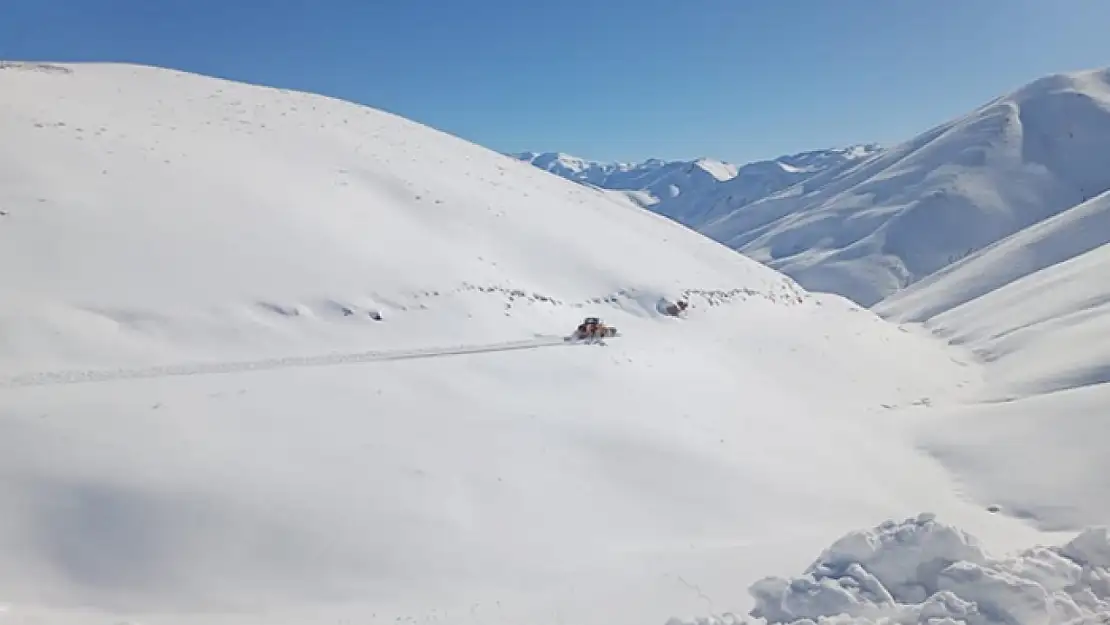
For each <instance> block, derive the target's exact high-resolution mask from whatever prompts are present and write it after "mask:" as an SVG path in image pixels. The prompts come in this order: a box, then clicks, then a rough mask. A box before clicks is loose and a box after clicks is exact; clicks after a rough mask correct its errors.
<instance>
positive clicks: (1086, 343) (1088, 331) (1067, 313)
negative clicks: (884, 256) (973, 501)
mask: <svg viewBox="0 0 1110 625" xmlns="http://www.w3.org/2000/svg"><path fill="white" fill-rule="evenodd" d="M1108 209H1110V193H1103V194H1101V195H1099V196H1096V197H1094V198H1092V199H1091V200H1089V201H1087V202H1085V203H1083V204H1080V205H1079V206H1076V207H1074V208H1071V209H1069V210H1067V211H1064V212H1062V213H1060V214H1058V215H1055V216H1054V217H1051V218H1049V219H1046V220H1044V221H1042V222H1040V223H1037V224H1034V225H1032V226H1030V227H1028V228H1025V229H1023V230H1021V231H1019V232H1017V233H1015V234H1013V235H1011V236H1009V237H1007V238H1005V239H1003V240H1001V241H999V242H997V243H995V244H993V245H991V246H989V247H987V248H986V249H983V250H981V251H980V252H977V253H975V254H973V255H971V256H969V257H967V258H965V259H963V260H962V261H960V262H958V263H955V264H953V265H951V266H949V267H947V268H945V269H944V270H942V271H940V272H937V273H936V274H934V275H932V276H930V277H928V278H926V279H924V280H922V281H920V282H918V283H916V284H914V285H913V286H911V287H909V288H908V289H906V290H904V291H900V292H898V293H895V294H894V295H892V296H891V297H889V298H887V299H886V300H884V301H882V302H880V303H879V304H877V305H876V306H875V307H874V309H875V311H876V312H877V313H879V314H881V315H883V316H885V317H887V318H890V319H892V320H894V321H898V322H903V323H915V324H918V323H919V324H923V325H924V326H925V327H926V328H928V329H929V330H930V331H932V332H933V333H935V334H937V335H939V336H941V337H943V338H945V339H947V340H948V341H950V342H951V343H953V344H954V345H957V346H959V347H960V348H961V349H964V350H966V351H968V352H970V353H971V354H973V355H974V357H975V358H976V360H978V361H980V362H981V363H982V365H983V380H982V387H981V390H980V391H979V394H980V395H981V397H982V398H983V399H984V400H986V401H988V402H992V403H989V404H987V405H975V406H967V407H961V408H960V409H957V410H953V411H951V412H950V413H945V414H942V415H938V417H937V420H927V421H926V422H924V423H923V424H922V426H921V432H920V434H919V436H920V440H921V445H922V447H923V448H925V449H927V450H929V451H930V453H932V454H934V455H935V456H936V457H938V458H939V459H941V460H942V461H943V462H944V463H945V465H946V466H947V467H949V468H950V469H951V470H952V471H953V472H954V473H955V474H956V475H958V476H959V477H960V479H961V481H963V482H964V483H965V488H966V489H968V491H969V492H970V493H971V494H973V495H974V496H975V497H976V498H977V499H978V500H980V501H991V502H994V503H995V504H996V505H998V506H1000V508H1001V509H1003V510H1005V511H1007V512H1008V513H1010V514H1014V515H1016V516H1019V517H1022V518H1027V519H1030V520H1031V521H1032V522H1035V523H1036V524H1037V525H1038V526H1040V527H1044V528H1046V529H1055V528H1076V527H1080V526H1082V525H1083V524H1085V523H1088V522H1091V521H1092V520H1093V519H1099V518H1102V519H1105V518H1110V477H1108V476H1110V460H1108V459H1107V455H1106V454H1105V453H1104V452H1103V448H1104V447H1105V444H1104V442H1103V441H1106V440H1108V439H1110V422H1107V420H1106V419H1105V418H1104V412H1105V406H1107V405H1110V385H1108V384H1106V383H1107V382H1110V349H1108V347H1107V343H1106V341H1105V337H1106V336H1110V314H1108V313H1110V308H1108V303H1110V282H1108V281H1107V280H1106V266H1107V263H1108V262H1110V218H1108V216H1110V212H1108ZM1033 457H1035V458H1038V461H1037V462H1030V461H1029V460H1028V459H1029V458H1033ZM1046 466H1048V467H1051V468H1050V469H1046Z"/></svg>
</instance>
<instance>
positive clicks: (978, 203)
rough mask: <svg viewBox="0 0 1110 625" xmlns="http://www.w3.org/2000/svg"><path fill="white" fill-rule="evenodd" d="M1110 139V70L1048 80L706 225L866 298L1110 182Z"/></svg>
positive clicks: (816, 284)
mask: <svg viewBox="0 0 1110 625" xmlns="http://www.w3.org/2000/svg"><path fill="white" fill-rule="evenodd" d="M1108 146H1110V70H1107V69H1100V70H1090V71H1083V72H1074V73H1067V74H1058V75H1053V76H1048V77H1045V78H1042V79H1040V80H1037V81H1034V82H1032V83H1030V84H1029V85H1026V86H1024V87H1022V88H1020V89H1018V90H1016V91H1014V92H1013V93H1011V94H1008V95H1005V96H1003V97H1000V98H997V99H995V100H993V101H991V102H989V103H987V104H985V105H984V106H982V107H980V108H978V109H977V110H975V111H973V112H972V113H970V114H968V115H966V116H963V117H960V118H958V119H954V120H952V121H949V122H947V123H945V124H942V125H940V126H937V127H935V128H933V129H931V130H929V131H927V132H925V133H923V134H921V135H920V136H918V137H916V138H914V139H911V140H909V141H907V142H905V143H903V144H901V145H898V146H895V147H892V148H890V149H889V150H886V151H884V152H882V153H880V154H878V155H876V156H874V157H873V158H869V159H867V160H865V161H862V162H860V163H858V164H857V165H856V166H853V167H847V168H841V169H836V170H830V171H826V172H825V173H823V174H819V175H816V176H814V177H812V178H810V179H808V180H806V181H805V183H804V184H801V185H797V186H794V187H791V188H788V189H785V190H784V191H782V192H780V193H777V194H774V195H771V196H769V197H766V198H763V199H761V200H759V201H757V202H754V203H751V202H747V201H740V202H726V203H725V204H724V205H722V206H719V207H715V208H714V209H713V210H714V213H715V214H716V215H718V216H717V217H716V218H715V219H714V220H713V221H712V222H710V223H706V224H704V225H703V226H702V227H700V228H699V229H700V231H702V232H704V233H705V234H707V235H709V236H711V237H712V238H714V239H716V240H719V241H722V242H724V243H726V244H727V245H729V246H731V247H733V248H736V249H738V250H740V251H742V252H744V253H745V254H747V255H749V256H751V257H753V258H757V259H759V260H761V261H763V262H766V263H768V264H769V265H770V266H772V267H775V268H776V269H780V270H782V271H784V272H785V273H787V274H788V275H790V276H792V277H794V278H795V279H797V280H799V282H800V283H801V284H802V285H804V286H806V287H807V288H809V289H811V290H817V291H827V292H834V293H839V294H841V295H845V296H847V297H849V298H851V299H854V300H855V301H857V302H859V303H861V304H863V305H868V306H869V305H871V304H874V303H875V302H877V301H878V300H880V299H882V298H883V297H886V296H887V295H890V294H891V293H893V292H895V291H897V290H899V289H902V288H904V287H906V286H907V285H910V284H913V283H914V282H916V281H918V280H920V279H922V278H924V277H925V276H928V275H929V274H931V273H933V272H935V271H937V270H938V269H941V268H943V267H945V266H947V265H948V264H950V263H952V262H953V261H955V260H958V259H959V258H962V257H964V256H967V255H968V254H970V253H972V252H974V251H976V250H979V249H982V248H984V247H985V246H987V245H990V244H991V243H993V242H995V241H998V240H999V239H1001V238H1003V237H1006V236H1008V235H1010V234H1013V233H1015V232H1017V231H1018V230H1021V229H1022V228H1025V227H1028V226H1030V225H1033V224H1035V223H1037V222H1039V221H1041V220H1043V219H1046V218H1048V217H1051V216H1053V215H1056V214H1058V213H1060V212H1061V211H1064V210H1066V209H1068V208H1070V207H1072V206H1075V205H1077V204H1079V203H1081V202H1084V201H1086V200H1089V199H1091V198H1093V197H1095V196H1097V195H1098V194H1100V193H1102V192H1103V191H1105V190H1107V189H1108V188H1110V170H1108V169H1107V168H1105V167H1104V166H1103V165H1102V163H1103V162H1104V161H1105V160H1106V157H1107V155H1108V154H1110V147H1108ZM741 207H742V210H740V208H741Z"/></svg>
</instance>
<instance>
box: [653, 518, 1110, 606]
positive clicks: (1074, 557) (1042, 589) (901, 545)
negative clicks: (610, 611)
mask: <svg viewBox="0 0 1110 625" xmlns="http://www.w3.org/2000/svg"><path fill="white" fill-rule="evenodd" d="M749 592H750V593H751V595H752V597H753V598H754V600H755V607H754V608H753V609H752V611H751V616H753V617H754V618H755V619H757V620H752V621H746V620H745V619H742V618H739V617H737V616H736V615H732V614H729V615H724V616H716V617H703V618H701V619H698V620H693V621H688V622H689V623H696V624H698V625H703V624H714V623H722V624H724V623H742V622H753V623H754V622H759V623H775V624H777V623H798V624H805V623H809V624H812V623H819V624H830V625H831V624H834V623H835V624H844V625H848V624H859V625H864V624H867V625H870V624H887V625H893V624H906V625H909V624H922V625H924V624H927V623H928V624H937V623H950V624H954V623H960V624H967V625H986V624H990V623H998V624H1000V625H1001V624H1006V625H1064V624H1070V625H1095V624H1100V623H1106V622H1107V621H1110V533H1108V529H1107V528H1106V527H1097V528H1090V529H1087V530H1085V531H1083V532H1082V533H1080V534H1079V535H1078V536H1076V537H1075V538H1073V539H1072V540H1071V541H1069V542H1067V543H1066V544H1065V545H1063V546H1061V547H1034V548H1031V549H1026V550H1024V551H1021V552H1020V553H1017V554H1015V555H1012V556H1008V557H1003V558H995V557H991V556H990V555H988V553H987V552H986V551H985V550H984V549H983V548H982V546H981V544H980V543H979V541H978V540H977V539H976V538H974V537H973V536H971V535H969V534H967V533H966V532H963V531H961V530H960V529H958V528H956V527H953V526H951V525H946V524H943V523H939V522H937V521H936V520H935V515H932V514H922V515H919V516H918V517H917V518H913V519H907V520H905V521H903V522H901V523H896V522H894V521H887V522H886V523H883V524H881V525H879V526H878V527H876V528H874V529H872V530H867V531H856V532H852V533H849V534H847V535H846V536H844V537H843V538H841V539H840V540H838V541H836V542H835V543H833V544H832V546H830V547H829V548H828V549H826V550H825V551H824V552H823V553H822V554H821V556H820V557H819V558H818V559H817V560H816V561H815V562H814V563H813V564H811V565H810V566H809V567H808V568H807V569H806V570H805V572H804V573H803V574H802V575H800V576H798V577H792V578H782V577H768V578H765V579H762V580H760V581H758V582H756V583H755V584H753V585H752V586H751V588H750V591H749ZM682 623H684V621H681V620H679V619H672V620H671V621H669V625H680V624H682Z"/></svg>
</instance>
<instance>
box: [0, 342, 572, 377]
mask: <svg viewBox="0 0 1110 625" xmlns="http://www.w3.org/2000/svg"><path fill="white" fill-rule="evenodd" d="M567 344H568V343H566V342H565V341H563V337H561V336H538V337H536V338H533V339H529V340H522V341H507V342H504V343H487V344H484V345H457V346H454V347H427V348H421V349H405V350H379V351H363V352H351V353H333V354H323V355H319V356H289V357H285V358H266V359H261V360H242V361H231V362H200V363H192V364H178V365H159V366H153V367H138V368H131V369H87V370H80V369H74V370H63V371H42V372H37V373H24V374H20V375H15V376H8V377H2V378H0V389H3V388H22V387H29V386H53V385H60V384H81V383H89V382H114V381H118V380H139V379H148V378H167V377H173V376H189V375H213V374H221V373H241V372H249V371H273V370H275V369H289V368H294V367H327V366H336V365H346V364H359V363H369V362H386V361H392V360H415V359H418V358H442V357H444V356H460V355H465V354H487V353H492V352H508V351H515V350H523V349H538V348H542V347H555V346H556V345H567Z"/></svg>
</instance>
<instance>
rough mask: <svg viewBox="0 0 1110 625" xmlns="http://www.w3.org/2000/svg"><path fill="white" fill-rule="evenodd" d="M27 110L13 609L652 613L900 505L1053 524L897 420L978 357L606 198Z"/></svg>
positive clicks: (207, 131) (280, 128)
mask: <svg viewBox="0 0 1110 625" xmlns="http://www.w3.org/2000/svg"><path fill="white" fill-rule="evenodd" d="M0 92H2V93H4V94H5V97H4V98H3V99H2V100H0V213H2V214H0V301H3V302H4V306H3V308H2V310H0V559H2V561H3V563H4V566H2V567H0V606H2V610H3V618H4V619H5V620H10V621H12V622H49V623H98V624H99V623H104V622H122V621H127V622H152V623H153V622H156V623H161V624H171V625H172V624H181V623H189V624H191V625H195V624H197V623H202V624H208V623H235V624H237V625H240V624H244V623H247V624H250V623H266V624H267V625H273V624H278V625H281V624H283V623H298V624H302V623H324V622H327V623H335V622H360V623H387V622H388V623H396V622H398V621H416V620H421V621H429V622H432V621H434V622H440V623H464V622H465V623H476V622H477V623H484V622H528V623H561V622H574V623H583V624H601V623H605V624H614V623H616V624H624V623H646V622H657V623H658V622H662V621H663V620H664V619H665V617H666V616H669V615H671V614H695V613H704V612H706V611H718V610H744V609H746V608H745V606H747V605H750V602H748V600H747V599H746V598H744V597H742V596H739V594H738V593H736V589H737V588H741V587H743V586H744V585H746V584H748V583H752V582H755V581H757V580H758V579H759V578H760V577H762V576H763V575H766V574H769V573H775V572H779V573H782V574H787V573H788V572H790V571H793V570H797V569H799V568H801V567H802V566H803V565H804V564H805V562H806V561H808V559H809V558H811V557H812V554H813V553H816V552H817V551H818V550H819V549H820V548H821V547H823V546H824V545H826V544H828V542H829V541H831V540H833V539H835V538H836V537H837V536H839V535H841V534H843V533H844V532H845V531H848V530H850V529H853V528H855V527H860V526H865V525H871V524H873V523H874V522H875V520H876V519H877V518H887V517H890V516H907V515H912V514H916V512H917V511H919V510H921V509H928V510H936V511H937V512H938V513H940V514H942V515H944V518H945V519H950V520H951V521H952V522H954V523H957V524H958V525H960V526H961V527H966V528H968V529H969V530H971V531H975V532H977V533H980V534H983V535H985V536H989V538H990V544H991V547H992V548H998V549H1010V548H1014V547H1016V546H1020V545H1026V544H1030V541H1034V540H1039V539H1040V538H1042V535H1041V533H1040V532H1039V531H1037V530H1036V529H1035V528H1032V527H1029V526H1028V525H1027V524H1024V523H1021V522H1019V521H1016V520H1014V519H1013V518H1011V517H1007V516H1004V515H991V514H989V513H987V512H985V511H984V510H983V509H982V506H981V505H979V504H976V503H973V502H969V501H967V500H966V499H965V498H964V497H963V496H962V494H961V493H960V492H958V490H957V489H956V487H955V485H954V484H953V483H952V481H951V479H950V478H949V477H948V475H947V474H946V473H945V472H944V471H943V469H942V468H941V467H940V466H939V465H938V464H937V463H936V462H935V460H934V459H933V458H931V457H930V456H928V455H926V454H924V453H920V452H919V451H918V450H916V449H915V448H914V446H913V445H914V441H913V440H911V439H910V438H909V437H907V436H906V435H905V434H906V432H905V430H904V429H903V427H902V419H899V418H897V417H900V416H904V415H906V414H909V415H912V414H916V412H920V411H921V410H923V408H922V407H923V406H933V407H934V408H944V407H950V408H955V407H958V406H960V405H963V404H964V403H965V402H967V401H971V400H973V398H974V392H975V389H976V385H977V384H978V382H977V380H978V377H979V370H978V369H977V368H976V367H974V366H965V364H963V363H960V362H957V359H954V358H953V354H952V352H951V351H950V350H949V349H948V348H946V347H945V346H944V345H943V344H941V343H939V342H937V341H935V340H932V339H931V338H930V337H927V336H922V335H919V334H915V333H910V332H903V331H900V329H899V328H897V327H895V326H894V325H892V324H889V323H885V322H883V321H882V320H880V319H879V318H878V317H877V316H876V315H874V314H873V313H871V312H868V311H865V310H860V309H859V308H857V307H855V306H852V305H850V304H849V303H847V302H846V301H845V300H843V299H841V298H837V297H828V296H811V295H808V294H806V293H805V292H803V291H801V290H800V289H799V288H798V287H797V286H796V285H795V284H794V283H793V282H792V281H790V280H789V279H787V278H784V277H783V276H781V275H780V274H777V273H775V272H773V271H771V270H769V269H767V268H766V267H763V266H761V265H759V264H757V263H755V262H752V261H750V260H748V259H746V258H744V257H743V256H741V255H738V254H735V253H734V252H732V251H731V250H729V249H727V248H725V247H724V246H721V245H719V244H716V243H714V242H712V241H710V240H708V239H706V238H704V237H702V236H700V235H698V234H696V233H694V232H691V231H690V230H688V229H686V228H683V227H681V226H679V225H677V224H675V223H673V222H672V221H670V220H667V219H665V218H663V217H660V216H658V215H653V214H651V213H650V212H648V211H644V210H642V209H640V208H639V207H637V206H635V205H633V204H632V203H630V202H627V201H621V200H619V199H614V197H613V196H612V194H610V193H606V192H602V191H599V190H596V189H590V188H587V187H584V186H582V185H578V184H574V183H571V182H568V181H566V180H562V179H560V178H558V177H556V176H551V175H548V174H546V173H544V172H542V171H539V170H537V169H536V168H535V167H533V166H531V165H528V164H525V163H521V162H518V161H515V160H513V159H510V158H508V157H505V156H503V155H499V154H496V153H494V152H491V151H489V150H485V149H483V148H480V147H477V146H474V145H472V144H469V143H466V142H463V141H461V140H459V139H456V138H454V137H450V136H448V135H445V134H443V133H439V132H436V131H434V130H431V129H429V128H426V127H423V126H420V125H418V124H415V123H413V122H410V121H407V120H404V119H401V118H398V117H395V116H392V115H388V114H385V113H382V112H380V111H376V110H373V109H369V108H365V107H360V106H356V105H353V104H350V103H345V102H341V101H337V100H333V99H328V98H323V97H319V96H313V95H308V94H301V93H291V92H287V91H281V90H276V89H268V88H262V87H252V86H247V85H242V84H236V83H232V82H227V81H222V80H216V79H210V78H205V77H200V76H195V75H190V74H185V73H180V72H174V71H169V70H159V69H153V68H146V67H135V66H127V65H70V66H54V65H49V66H44V65H25V64H16V65H7V66H4V67H3V68H2V69H0ZM581 224H589V227H587V228H582V227H580V225H581ZM683 295H685V296H687V297H689V298H690V301H691V304H692V305H691V308H690V310H689V311H688V315H687V318H686V319H682V320H679V319H673V318H668V317H663V316H661V315H660V314H659V313H658V312H657V308H656V306H657V303H658V301H659V300H660V299H661V298H674V297H679V296H683ZM590 314H599V315H601V316H603V317H604V318H606V319H607V320H609V321H610V322H612V323H614V324H616V325H617V326H618V327H620V328H621V330H622V333H623V336H622V337H619V338H616V339H611V340H610V341H609V342H608V345H607V346H604V347H601V346H568V345H564V344H563V342H562V340H561V338H560V336H561V335H562V334H563V333H566V332H568V331H570V330H571V329H572V328H573V327H574V325H575V324H576V323H578V322H579V320H580V319H581V318H582V317H583V316H584V315H590ZM923 372H924V373H923ZM895 406H906V407H907V408H906V409H905V410H904V411H902V412H900V411H899V410H896V409H894V408H892V407H895ZM892 417H893V418H892ZM707 597H712V599H711V600H708V601H707V599H706V598H707Z"/></svg>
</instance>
